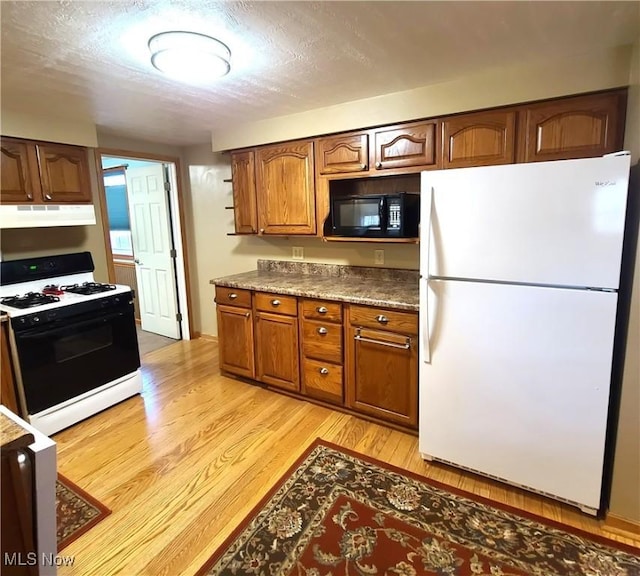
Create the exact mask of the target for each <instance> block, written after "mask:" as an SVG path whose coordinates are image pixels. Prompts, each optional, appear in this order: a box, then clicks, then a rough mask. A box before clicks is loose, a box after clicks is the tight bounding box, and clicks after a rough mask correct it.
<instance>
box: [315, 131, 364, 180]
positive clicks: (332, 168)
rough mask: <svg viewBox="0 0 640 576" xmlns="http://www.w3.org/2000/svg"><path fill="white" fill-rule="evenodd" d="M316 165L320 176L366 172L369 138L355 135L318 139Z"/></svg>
mask: <svg viewBox="0 0 640 576" xmlns="http://www.w3.org/2000/svg"><path fill="white" fill-rule="evenodd" d="M316 163H317V164H316V165H317V167H318V172H319V173H320V174H343V173H345V172H364V171H366V170H368V169H369V136H368V135H367V134H356V135H351V136H348V135H345V136H334V137H331V138H320V139H318V140H317V141H316Z"/></svg>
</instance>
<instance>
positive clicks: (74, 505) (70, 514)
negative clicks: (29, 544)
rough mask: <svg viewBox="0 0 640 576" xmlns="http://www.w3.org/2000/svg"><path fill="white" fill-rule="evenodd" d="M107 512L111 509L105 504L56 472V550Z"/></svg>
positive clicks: (106, 514) (107, 513)
mask: <svg viewBox="0 0 640 576" xmlns="http://www.w3.org/2000/svg"><path fill="white" fill-rule="evenodd" d="M109 514H111V510H109V509H108V508H107V507H106V506H104V505H103V504H101V503H100V502H98V501H97V500H96V499H95V498H94V497H93V496H90V495H89V494H87V493H86V492H85V491H84V490H83V489H82V488H80V487H79V486H76V485H75V484H74V483H73V482H71V480H69V479H68V478H65V477H64V476H63V475H62V474H58V481H57V482H56V517H57V518H56V520H57V528H58V532H57V539H58V552H60V550H62V549H63V548H65V547H66V546H68V545H69V544H71V542H73V541H74V540H75V539H76V538H78V537H79V536H82V534H84V533H85V532H86V531H87V530H89V528H92V527H93V526H95V525H96V524H97V523H98V522H100V520H103V519H104V518H106V517H107V516H108V515H109Z"/></svg>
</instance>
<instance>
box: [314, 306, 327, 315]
mask: <svg viewBox="0 0 640 576" xmlns="http://www.w3.org/2000/svg"><path fill="white" fill-rule="evenodd" d="M316 312H317V313H318V314H326V313H327V312H329V309H328V308H327V307H326V306H318V307H317V308H316Z"/></svg>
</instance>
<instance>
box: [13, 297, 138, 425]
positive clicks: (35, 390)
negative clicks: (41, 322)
mask: <svg viewBox="0 0 640 576" xmlns="http://www.w3.org/2000/svg"><path fill="white" fill-rule="evenodd" d="M14 336H15V343H16V351H17V354H18V359H19V369H20V378H19V380H20V381H21V384H22V390H23V392H24V398H25V401H26V405H27V406H26V407H27V412H28V413H29V414H37V413H38V412H41V411H43V410H45V409H47V408H50V407H52V406H56V405H58V404H60V403H62V402H64V401H66V400H69V399H71V398H75V397H76V396H79V395H81V394H84V393H86V392H89V391H91V390H93V389H95V388H99V387H100V386H103V385H104V384H107V383H109V382H112V381H114V380H117V379H118V378H121V377H123V376H126V375H127V374H130V373H132V372H135V371H136V370H137V369H138V368H139V367H140V356H139V352H138V340H137V336H136V325H135V318H134V312H133V304H132V303H129V302H127V303H125V304H123V305H120V306H118V307H116V308H110V309H109V310H108V311H103V310H97V311H95V312H88V313H85V314H82V315H79V316H74V317H71V318H64V319H63V320H59V321H57V322H54V323H51V324H47V325H45V326H42V327H40V326H39V327H36V328H30V329H28V330H24V331H20V332H15V333H14Z"/></svg>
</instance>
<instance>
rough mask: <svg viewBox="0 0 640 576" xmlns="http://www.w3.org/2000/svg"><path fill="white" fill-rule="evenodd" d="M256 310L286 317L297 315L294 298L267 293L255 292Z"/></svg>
mask: <svg viewBox="0 0 640 576" xmlns="http://www.w3.org/2000/svg"><path fill="white" fill-rule="evenodd" d="M256 310H262V311H264V312H275V313H277V314H286V315H287V316H297V315H298V308H297V301H296V297H295V296H282V295H280V294H270V293H268V292H256Z"/></svg>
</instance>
